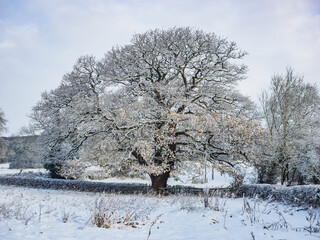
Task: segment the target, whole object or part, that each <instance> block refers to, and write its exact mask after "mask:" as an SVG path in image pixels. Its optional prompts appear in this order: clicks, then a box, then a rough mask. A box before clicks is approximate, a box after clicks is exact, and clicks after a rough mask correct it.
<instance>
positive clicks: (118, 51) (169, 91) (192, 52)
mask: <svg viewBox="0 0 320 240" xmlns="http://www.w3.org/2000/svg"><path fill="white" fill-rule="evenodd" d="M245 55H246V53H245V52H243V51H241V50H239V49H238V48H237V46H236V44H235V43H234V42H229V41H227V39H225V38H221V37H218V36H216V35H215V34H213V33H204V32H202V31H199V30H192V29H190V28H173V29H169V30H153V31H148V32H146V33H144V34H137V35H135V36H134V37H133V39H132V42H131V44H129V45H126V46H124V47H117V48H114V49H112V50H111V51H110V52H108V53H107V54H106V55H105V57H104V59H102V60H101V61H95V60H94V59H93V58H92V57H83V58H80V59H79V61H78V62H77V64H76V65H75V67H74V70H73V71H72V72H71V73H70V74H67V75H66V76H65V78H64V80H63V82H62V84H61V85H60V86H59V87H58V88H57V89H55V90H53V91H51V92H50V93H45V94H43V97H42V101H41V102H39V104H38V105H37V106H36V107H35V108H34V112H33V118H34V119H35V120H36V122H37V124H38V126H39V127H40V128H43V129H44V130H45V131H44V134H45V135H46V136H48V139H49V144H48V146H49V147H50V151H48V152H52V155H53V156H57V155H58V154H59V152H63V155H64V157H66V158H69V159H70V158H74V157H76V158H83V159H91V160H94V161H96V162H98V163H99V164H100V165H101V166H104V167H110V166H130V169H135V170H138V171H144V172H146V173H148V174H149V176H150V178H151V181H152V187H153V188H154V190H156V191H159V189H161V188H163V187H165V186H166V184H167V180H168V178H169V176H170V173H171V172H172V171H173V170H176V169H178V168H185V167H186V165H187V164H191V163H192V162H194V161H203V160H204V159H205V161H210V162H212V163H215V164H219V163H221V164H223V165H224V166H226V168H228V169H235V166H236V165H237V164H238V163H240V162H249V161H255V160H256V159H257V156H258V155H259V151H258V147H257V146H258V142H259V141H260V140H261V141H262V139H263V137H262V136H263V134H264V133H263V129H262V128H261V127H260V125H259V124H257V123H256V122H255V121H254V111H253V109H254V107H253V104H252V102H251V101H250V100H249V99H248V98H245V97H244V96H242V95H241V94H239V93H238V92H237V91H236V90H235V85H236V84H237V82H238V81H240V80H242V79H243V78H244V77H245V73H246V66H244V65H241V64H238V63H237V61H238V60H240V59H241V58H242V57H244V56H245ZM62 146H63V147H64V148H63V149H64V150H63V151H62V150H61V147H62ZM57 148H60V150H58V149H57ZM230 172H233V173H235V171H234V170H233V171H231V170H230ZM235 175H236V174H235ZM237 177H238V176H237Z"/></svg>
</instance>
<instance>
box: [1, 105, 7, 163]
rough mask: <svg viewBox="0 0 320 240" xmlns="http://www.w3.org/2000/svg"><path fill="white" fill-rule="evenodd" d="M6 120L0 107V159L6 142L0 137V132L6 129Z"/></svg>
mask: <svg viewBox="0 0 320 240" xmlns="http://www.w3.org/2000/svg"><path fill="white" fill-rule="evenodd" d="M6 123H7V120H6V119H5V115H4V112H3V111H2V109H1V108H0V159H3V158H4V156H5V152H6V144H5V142H4V140H3V139H2V138H1V134H3V133H4V132H5V130H6Z"/></svg>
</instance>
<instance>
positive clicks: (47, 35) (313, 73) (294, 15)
mask: <svg viewBox="0 0 320 240" xmlns="http://www.w3.org/2000/svg"><path fill="white" fill-rule="evenodd" d="M10 2H12V4H13V7H12V6H10V7H8V6H7V7H6V5H4V4H2V5H3V6H2V8H3V9H4V11H3V12H4V13H6V15H3V16H2V15H0V23H1V24H0V32H1V35H0V52H1V55H0V66H1V68H0V81H1V86H2V87H1V88H0V107H2V108H3V109H4V111H5V113H6V115H7V117H8V119H9V127H10V131H11V132H15V131H17V130H18V128H20V127H21V126H22V125H24V124H26V123H27V118H26V117H25V115H26V114H28V113H29V111H30V109H31V107H32V106H33V105H34V104H35V103H36V101H37V100H39V99H40V93H41V92H42V91H44V90H50V89H52V88H54V87H56V86H57V85H58V84H59V82H60V80H61V78H62V75H63V74H64V73H66V72H68V71H70V70H71V68H72V65H73V64H74V62H75V60H76V58H77V57H79V56H81V55H84V54H93V55H95V56H97V57H102V56H103V54H104V53H105V52H107V51H108V50H109V49H111V47H112V46H114V45H117V44H118V45H124V44H127V43H129V41H130V38H131V36H132V35H133V34H134V33H140V32H144V31H146V30H149V29H153V28H169V27H173V26H192V27H195V28H199V29H203V30H205V31H209V32H215V33H216V34H218V35H223V36H226V37H227V38H228V39H229V40H232V41H235V42H236V43H238V46H239V47H240V48H241V49H243V50H246V51H248V52H249V55H248V56H247V57H246V58H245V59H244V62H245V63H246V64H247V65H248V66H249V72H248V79H246V80H244V81H243V82H242V83H241V84H240V86H239V88H240V89H241V90H242V92H243V93H245V94H247V95H250V96H252V97H253V98H254V99H255V100H257V96H258V94H260V92H261V89H262V88H266V87H267V86H268V82H269V80H270V77H271V76H272V75H273V74H274V73H278V72H283V71H285V68H286V66H288V65H291V66H292V67H294V68H295V69H296V71H297V72H298V73H301V74H304V75H305V80H306V81H309V82H313V83H319V85H320V79H319V76H320V68H319V67H318V64H319V62H320V6H319V2H318V1H317V0H314V1H313V0H305V1H300V0H282V1H279V0H264V1H254V0H243V1H237V0H212V1H210V0H184V1H183V0H175V1H172V0H163V1H160V0H158V1H156V0H155V1H147V0H145V1H137V0H132V1H131V0H122V1H116V0H109V1H104V0H92V1H86V0H68V1H67V0H57V1H40V0H30V1H23V2H20V1H15V0H12V1H10ZM18 3H19V4H18ZM15 4H16V5H15ZM0 14H1V13H0Z"/></svg>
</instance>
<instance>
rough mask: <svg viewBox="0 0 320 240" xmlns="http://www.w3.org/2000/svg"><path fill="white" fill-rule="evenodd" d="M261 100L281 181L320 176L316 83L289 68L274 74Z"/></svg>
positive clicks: (274, 161) (319, 101) (318, 100)
mask: <svg viewBox="0 0 320 240" xmlns="http://www.w3.org/2000/svg"><path fill="white" fill-rule="evenodd" d="M261 104H262V109H263V116H264V119H265V122H266V125H267V128H268V130H269V134H270V136H271V139H272V153H273V154H272V155H273V158H272V160H271V167H272V168H273V169H278V170H279V171H280V173H279V174H280V181H281V184H284V183H285V182H287V183H288V184H290V183H291V182H292V181H293V180H295V178H297V177H300V180H299V179H298V181H300V182H303V180H308V179H310V178H311V179H312V178H315V179H320V178H319V177H320V175H319V171H318V170H317V166H319V155H318V154H317V151H316V147H317V143H318V142H319V126H320V125H319V116H320V115H319V107H320V105H319V104H320V98H319V93H318V90H317V88H316V86H315V85H310V84H308V83H304V81H303V77H302V76H299V75H296V74H295V73H294V70H293V69H292V68H287V71H286V74H284V75H282V74H279V75H275V76H274V77H272V79H271V85H270V89H269V91H265V92H263V94H262V96H261ZM274 173H276V172H274ZM271 175H272V174H271ZM271 177H272V176H271Z"/></svg>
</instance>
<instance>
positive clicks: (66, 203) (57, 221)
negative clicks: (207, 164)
mask: <svg viewBox="0 0 320 240" xmlns="http://www.w3.org/2000/svg"><path fill="white" fill-rule="evenodd" d="M209 202H210V204H211V207H210V208H204V206H203V199H202V198H201V197H195V196H183V195H178V196H166V197H163V196H145V195H130V196H129V195H115V194H97V193H84V192H81V193H80V192H72V191H60V190H39V189H28V188H21V187H8V186H0V239H4V240H17V239H43V240H44V239H46V240H47V239H54V240H71V239H79V240H82V239H83V240H88V239H90V240H94V239H97V240H98V239H99V240H100V239H126V240H141V239H148V235H149V232H151V234H150V236H149V239H150V240H156V239H168V240H171V239H172V240H173V239H175V240H177V239H184V240H189V239H190V240H200V239H201V240H206V239H224V240H228V239H230V240H231V239H232V240H234V239H237V240H250V239H288V240H289V239H290V240H291V239H299V240H300V239H302V240H303V239H319V238H320V233H319V232H315V233H312V234H310V233H309V232H308V231H307V230H306V228H307V227H308V226H309V225H310V222H308V221H307V220H306V217H307V216H308V212H307V211H306V209H299V208H296V207H291V206H286V205H282V204H276V203H268V202H266V201H261V200H258V199H224V198H219V197H210V199H209ZM97 203H102V205H101V204H100V205H99V204H97ZM103 204H104V205H103ZM101 206H102V207H101ZM101 209H102V210H103V213H104V214H105V216H108V217H107V219H109V220H110V228H98V227H97V226H96V225H95V224H94V222H93V221H92V219H93V216H96V215H97V212H99V211H100V213H102V212H101ZM313 212H314V213H316V214H317V218H316V220H315V221H314V222H312V226H314V227H315V229H319V227H320V226H319V225H317V224H320V223H319V222H317V221H319V220H320V219H319V209H313ZM128 214H129V215H130V216H133V217H132V221H131V220H125V219H127V216H128ZM135 214H136V215H135ZM132 226H134V227H132Z"/></svg>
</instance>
